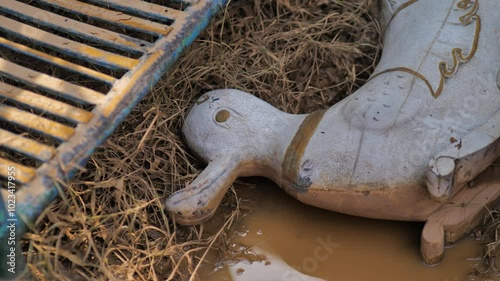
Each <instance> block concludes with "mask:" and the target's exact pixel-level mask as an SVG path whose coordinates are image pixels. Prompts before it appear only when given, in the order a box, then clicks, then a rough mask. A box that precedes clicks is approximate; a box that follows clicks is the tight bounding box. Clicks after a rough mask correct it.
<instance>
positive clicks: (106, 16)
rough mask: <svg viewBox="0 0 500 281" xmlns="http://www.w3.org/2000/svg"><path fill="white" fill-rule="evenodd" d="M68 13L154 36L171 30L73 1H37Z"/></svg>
mask: <svg viewBox="0 0 500 281" xmlns="http://www.w3.org/2000/svg"><path fill="white" fill-rule="evenodd" d="M38 2H42V3H45V4H48V5H51V6H53V7H55V8H58V9H62V10H65V11H67V12H70V13H74V14H78V15H84V16H88V17H90V18H93V19H98V20H101V21H105V22H110V23H113V24H116V25H118V26H121V27H124V28H129V29H132V30H137V31H141V32H146V33H149V34H156V35H167V34H168V33H169V32H170V31H171V30H172V28H171V27H169V26H167V25H163V24H159V23H156V22H153V21H149V20H146V19H142V18H138V17H134V16H131V15H127V14H125V13H123V12H117V11H112V10H108V9H105V8H101V7H97V6H94V5H90V4H87V3H83V2H78V1H75V0H38Z"/></svg>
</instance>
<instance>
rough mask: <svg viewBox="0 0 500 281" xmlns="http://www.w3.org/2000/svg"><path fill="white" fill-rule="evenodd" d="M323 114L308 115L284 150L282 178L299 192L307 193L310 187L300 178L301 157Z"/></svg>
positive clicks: (309, 182) (321, 112)
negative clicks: (288, 181)
mask: <svg viewBox="0 0 500 281" xmlns="http://www.w3.org/2000/svg"><path fill="white" fill-rule="evenodd" d="M324 114H325V111H324V110H320V111H316V112H313V113H311V114H309V115H308V116H307V117H306V118H305V119H304V122H302V124H301V125H300V127H299V129H298V131H297V133H295V137H294V138H293V140H292V142H291V143H290V145H289V146H288V148H287V150H286V154H285V158H284V161H283V176H284V177H285V178H287V179H288V180H290V181H291V182H292V183H293V184H294V185H295V186H296V189H297V190H299V191H307V187H308V186H309V185H311V181H310V180H309V179H308V178H304V177H302V176H301V163H302V156H303V155H304V152H305V150H306V147H307V144H308V143H309V140H310V139H311V138H312V136H313V135H314V133H315V132H316V128H317V127H318V125H319V123H320V122H321V120H322V118H323V115H324Z"/></svg>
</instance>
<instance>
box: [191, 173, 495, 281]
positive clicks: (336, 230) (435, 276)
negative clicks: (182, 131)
mask: <svg viewBox="0 0 500 281" xmlns="http://www.w3.org/2000/svg"><path fill="white" fill-rule="evenodd" d="M238 190H239V191H240V190H241V191H242V192H239V194H241V196H242V198H244V199H245V198H254V199H255V202H254V205H255V206H254V208H253V210H252V211H248V212H245V214H244V216H243V218H242V219H241V220H240V221H239V222H238V223H237V224H236V225H235V226H234V227H233V229H234V235H232V236H231V237H230V239H229V241H228V246H229V247H230V248H233V249H238V248H240V249H242V248H244V247H250V248H251V249H252V250H250V251H247V254H248V255H244V254H243V255H242V254H240V255H239V256H238V257H236V258H234V257H232V258H231V257H229V256H226V257H224V259H222V260H221V258H220V254H219V255H217V254H216V252H215V251H214V252H212V253H210V255H209V258H208V263H207V264H205V266H203V267H202V270H201V271H200V273H201V275H200V276H199V277H200V278H199V279H200V280H207V281H220V280H228V281H230V280H234V281H247V280H255V281H257V280H259V281H273V280H276V281H277V280H295V281H299V280H300V281H302V280H321V279H322V280H341V281H359V280H384V281H402V280H405V281H413V280H414V281H422V280H439V281H445V280H447V281H461V280H471V279H470V278H469V277H467V275H468V274H469V273H470V271H471V266H472V265H473V264H474V263H476V262H475V261H471V260H470V259H471V258H474V257H476V256H477V255H478V253H479V252H480V251H481V248H480V242H479V241H476V240H475V239H473V238H472V237H469V238H466V239H465V240H462V241H461V242H459V243H458V244H456V245H454V246H452V247H449V248H447V249H446V252H445V259H444V260H443V261H442V262H441V263H440V264H439V265H437V266H434V267H429V266H425V265H424V264H422V262H421V260H420V257H419V239H420V231H421V229H422V227H423V224H421V223H409V222H391V221H381V220H370V219H363V218H357V217H351V216H347V215H342V214H338V213H334V212H329V211H324V210H321V209H317V208H314V207H310V206H307V205H304V204H302V203H300V202H298V201H296V200H295V199H293V198H291V197H290V196H288V195H286V194H285V193H284V192H283V191H281V190H280V189H279V188H278V187H277V186H275V185H274V184H272V183H270V182H266V181H263V180H262V181H260V182H259V183H257V184H256V187H255V188H239V189H238ZM215 221H217V220H216V219H215V220H213V222H212V223H215ZM210 223H211V222H209V223H208V225H207V226H208V227H209V226H210ZM218 256H219V257H218ZM242 257H244V258H242ZM238 259H239V260H243V261H241V262H239V263H236V264H234V263H235V261H236V260H238ZM247 259H250V260H253V261H254V262H253V263H249V262H248V260H247ZM224 262H225V263H226V264H225V265H224V266H223V267H222V268H219V269H218V270H217V271H215V272H214V271H213V269H214V266H213V264H215V263H218V264H219V265H223V264H224ZM284 272H287V273H284ZM307 276H309V277H311V278H308V277H307ZM312 277H316V278H320V279H313V278H312ZM491 280H500V278H498V277H497V279H491Z"/></svg>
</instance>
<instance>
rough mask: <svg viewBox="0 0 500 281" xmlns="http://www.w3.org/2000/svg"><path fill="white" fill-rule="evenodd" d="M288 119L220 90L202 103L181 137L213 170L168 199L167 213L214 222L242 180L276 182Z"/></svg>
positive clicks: (192, 112)
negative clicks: (254, 178)
mask: <svg viewBox="0 0 500 281" xmlns="http://www.w3.org/2000/svg"><path fill="white" fill-rule="evenodd" d="M287 116H288V114H286V113H283V112H281V111H279V110H278V109H276V108H274V107H273V106H271V105H270V104H268V103H266V102H264V101H262V100H260V99H258V98H256V97H255V96H253V95H250V94H248V93H245V92H242V91H239V90H232V89H224V90H215V91H211V92H208V93H206V94H204V95H202V96H201V97H200V98H198V100H196V101H195V103H194V104H193V106H192V108H191V109H190V111H189V113H188V115H187V117H186V120H185V123H184V126H183V128H182V132H183V134H184V138H185V141H186V143H187V144H188V146H189V148H190V149H191V150H192V151H193V152H194V153H195V154H197V155H198V156H199V157H200V158H201V159H202V160H203V161H205V162H206V163H208V166H207V167H206V169H205V170H204V171H203V172H202V173H201V174H200V175H199V176H198V178H196V179H195V180H194V181H193V182H192V183H191V184H190V185H189V186H188V187H186V188H184V189H182V190H179V191H177V192H175V193H174V194H172V195H171V196H170V197H169V198H168V199H167V201H166V208H167V210H168V211H169V212H170V213H171V214H172V215H173V217H175V219H176V221H177V222H179V223H182V224H199V223H202V222H204V221H206V220H207V219H209V218H210V217H211V216H212V215H213V213H214V211H215V210H216V208H217V206H218V205H219V203H220V201H221V199H222V198H223V196H224V194H225V193H226V191H227V190H228V189H229V187H230V186H231V184H232V183H233V182H234V180H236V178H237V177H239V176H268V177H272V175H270V174H271V173H272V170H273V167H279V163H278V162H279V161H280V160H279V159H276V157H273V155H274V156H276V153H275V151H274V149H275V148H276V143H277V140H279V139H280V138H281V137H282V136H280V133H279V131H280V130H282V129H283V126H284V125H283V124H285V122H286V121H285V120H286V119H287ZM278 142H279V141H278Z"/></svg>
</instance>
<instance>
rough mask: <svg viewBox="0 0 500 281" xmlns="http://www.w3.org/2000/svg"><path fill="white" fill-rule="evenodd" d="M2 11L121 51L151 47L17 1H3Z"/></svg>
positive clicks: (145, 49) (143, 42)
mask: <svg viewBox="0 0 500 281" xmlns="http://www.w3.org/2000/svg"><path fill="white" fill-rule="evenodd" d="M0 10H3V11H5V12H8V13H10V14H14V15H16V16H18V17H20V18H23V19H28V20H30V21H33V22H35V23H37V24H42V25H44V26H47V27H50V28H52V29H55V30H58V31H62V32H66V33H68V34H73V35H76V36H79V37H82V38H84V39H87V40H90V41H95V42H99V43H102V44H106V45H109V46H112V47H114V48H116V49H119V50H124V51H129V52H144V51H147V50H148V49H149V48H150V47H151V44H150V43H149V42H146V41H143V40H139V39H136V38H133V37H130V36H127V35H123V34H119V33H116V32H113V31H110V30H106V29H102V28H99V27H95V26H92V25H90V24H86V23H83V22H79V21H76V20H73V19H70V18H66V17H63V16H60V15H58V14H54V13H51V12H48V11H45V10H42V9H39V8H36V7H33V6H30V5H27V4H24V3H21V2H17V1H15V0H2V4H1V5H0Z"/></svg>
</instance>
